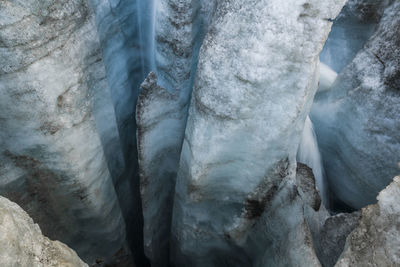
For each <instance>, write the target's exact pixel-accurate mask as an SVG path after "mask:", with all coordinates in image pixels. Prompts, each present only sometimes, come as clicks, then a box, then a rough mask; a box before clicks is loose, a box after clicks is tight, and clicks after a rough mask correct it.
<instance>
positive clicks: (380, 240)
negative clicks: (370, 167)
mask: <svg viewBox="0 0 400 267" xmlns="http://www.w3.org/2000/svg"><path fill="white" fill-rule="evenodd" d="M377 199H378V203H377V204H375V205H370V206H367V207H365V208H363V209H362V212H361V220H360V223H359V225H358V226H357V227H356V229H355V230H354V231H353V232H352V233H351V234H350V235H349V236H348V237H347V240H346V246H345V250H344V252H343V254H342V255H341V257H340V259H339V261H338V262H337V264H336V265H335V266H337V267H344V266H399V265H400V206H399V202H400V177H399V176H397V177H395V178H394V181H393V182H392V183H391V184H390V185H389V186H387V187H386V188H385V189H384V190H383V191H382V192H380V193H379V195H378V197H377Z"/></svg>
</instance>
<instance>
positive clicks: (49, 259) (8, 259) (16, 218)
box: [0, 196, 88, 267]
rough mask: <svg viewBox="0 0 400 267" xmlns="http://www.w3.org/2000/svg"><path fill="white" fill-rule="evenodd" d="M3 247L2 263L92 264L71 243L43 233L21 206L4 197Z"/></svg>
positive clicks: (36, 266)
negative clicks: (66, 243) (56, 239)
mask: <svg viewBox="0 0 400 267" xmlns="http://www.w3.org/2000/svg"><path fill="white" fill-rule="evenodd" d="M0 247H1V250H0V265H1V266H21V267H28V266H31V267H58V266H65V267H84V266H88V265H87V264H85V263H84V262H83V261H82V260H81V259H80V258H79V257H78V255H76V253H75V251H73V250H72V249H70V248H69V247H68V246H66V245H64V244H63V243H61V242H58V241H51V240H49V239H48V238H47V237H45V236H43V235H42V232H41V231H40V228H39V226H38V225H37V224H35V223H34V222H33V220H32V219H31V218H30V217H29V215H28V214H27V213H26V212H25V211H23V210H22V209H21V207H19V206H18V205H17V204H16V203H13V202H11V201H9V200H8V199H6V198H3V197H1V196H0Z"/></svg>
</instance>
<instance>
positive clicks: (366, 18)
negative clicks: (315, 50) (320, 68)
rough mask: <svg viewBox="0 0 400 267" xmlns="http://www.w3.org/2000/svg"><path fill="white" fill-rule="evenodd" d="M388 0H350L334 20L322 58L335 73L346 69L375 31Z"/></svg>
mask: <svg viewBox="0 0 400 267" xmlns="http://www.w3.org/2000/svg"><path fill="white" fill-rule="evenodd" d="M389 1H390V0H389ZM386 2H388V0H383V1H376V0H348V1H347V2H346V5H345V7H344V8H343V10H342V11H341V12H340V14H339V16H338V17H337V18H336V19H335V22H334V24H333V26H332V31H331V33H330V34H329V37H328V40H327V41H326V44H325V46H324V49H323V50H322V52H321V56H320V58H321V61H322V62H323V63H325V64H326V65H328V66H330V67H331V68H332V69H333V70H334V71H336V72H340V71H341V70H343V68H344V67H345V66H346V65H347V64H349V63H350V62H351V60H352V59H353V58H354V57H355V55H356V54H357V52H358V51H359V50H361V49H362V48H363V46H364V44H365V43H366V42H367V41H368V39H369V38H370V37H371V35H372V34H373V33H374V31H375V29H376V25H377V23H378V21H379V18H380V16H381V15H382V11H383V6H384V5H385V3H386Z"/></svg>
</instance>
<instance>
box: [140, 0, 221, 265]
mask: <svg viewBox="0 0 400 267" xmlns="http://www.w3.org/2000/svg"><path fill="white" fill-rule="evenodd" d="M205 2H206V1H205ZM205 2H203V1H200V2H198V3H194V2H193V1H158V2H157V4H156V6H155V13H156V21H155V22H154V34H155V36H154V39H155V42H156V43H155V50H154V57H155V59H154V60H155V63H154V64H155V66H154V72H152V73H151V74H149V76H148V77H147V79H146V81H145V82H144V83H143V84H142V91H141V93H140V95H139V99H138V104H137V110H136V120H137V125H138V130H137V139H138V154H139V170H140V190H141V197H142V205H143V217H144V230H143V232H144V248H145V253H146V255H147V257H149V259H150V261H151V264H152V266H165V264H166V263H167V262H169V236H170V228H171V219H172V206H173V198H174V192H175V179H176V173H177V170H178V164H179V158H180V153H181V147H182V142H183V136H184V132H185V126H186V119H187V111H188V107H189V101H190V96H191V89H192V85H193V79H194V73H195V70H196V65H197V55H198V51H199V47H200V45H201V43H202V39H203V36H204V32H205V31H206V28H207V25H208V20H209V14H210V13H211V10H212V6H213V4H212V1H208V2H207V4H205ZM155 196H156V197H155Z"/></svg>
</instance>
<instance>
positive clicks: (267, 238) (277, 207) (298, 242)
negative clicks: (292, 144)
mask: <svg viewBox="0 0 400 267" xmlns="http://www.w3.org/2000/svg"><path fill="white" fill-rule="evenodd" d="M311 177H313V176H311ZM303 181H304V180H303ZM308 185H309V183H308V182H305V184H300V186H301V187H303V188H305V187H308ZM299 188H300V187H297V185H296V184H295V183H293V181H292V180H286V181H284V182H283V183H282V184H281V188H280V189H278V192H277V193H276V195H275V196H274V198H273V199H272V200H271V202H270V203H268V204H267V206H266V207H265V212H264V213H263V215H262V216H261V217H260V219H259V220H258V222H257V223H256V224H255V225H254V229H253V230H252V231H251V234H250V235H249V238H248V241H247V244H246V247H247V249H248V252H247V253H248V255H250V257H251V258H252V259H253V265H252V266H259V267H263V266H321V264H320V262H319V260H318V257H317V255H316V253H315V250H314V245H313V240H312V235H311V231H310V229H309V225H308V224H307V221H306V218H305V213H304V207H307V206H308V204H307V203H304V199H303V197H302V196H301V194H299V191H300V190H299ZM308 193H312V195H315V194H317V190H316V188H315V187H314V188H313V189H312V190H310V191H307V194H308ZM231 266H235V264H232V265H231ZM246 266H249V265H246Z"/></svg>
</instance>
